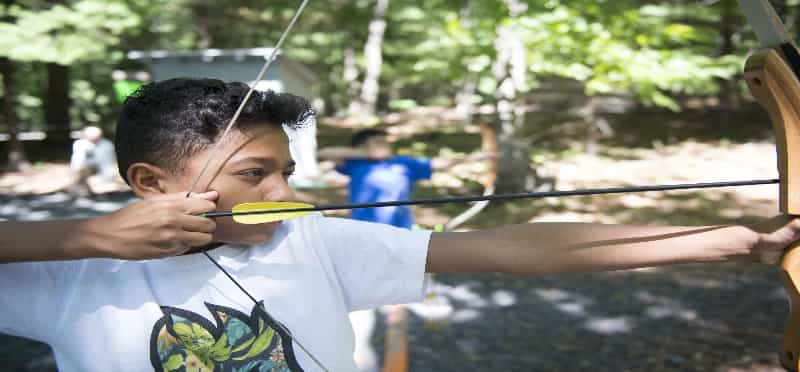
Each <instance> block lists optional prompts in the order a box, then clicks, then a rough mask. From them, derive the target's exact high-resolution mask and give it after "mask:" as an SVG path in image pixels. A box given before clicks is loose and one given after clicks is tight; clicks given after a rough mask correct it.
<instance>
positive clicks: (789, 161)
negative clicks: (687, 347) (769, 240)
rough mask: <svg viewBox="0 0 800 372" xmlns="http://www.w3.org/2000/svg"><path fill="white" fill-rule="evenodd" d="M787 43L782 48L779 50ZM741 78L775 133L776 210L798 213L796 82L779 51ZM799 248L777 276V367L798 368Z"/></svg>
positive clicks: (764, 54) (799, 89) (756, 57)
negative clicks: (783, 316)
mask: <svg viewBox="0 0 800 372" xmlns="http://www.w3.org/2000/svg"><path fill="white" fill-rule="evenodd" d="M787 45H788V46H790V47H791V48H794V46H793V45H791V44H784V47H786V46H787ZM744 77H745V79H746V81H747V85H748V86H749V88H750V91H751V93H752V94H753V96H754V97H755V98H756V100H757V101H758V103H759V104H761V106H762V107H764V109H765V110H766V111H767V113H768V114H769V117H770V120H771V122H772V128H773V132H774V134H775V144H776V149H777V156H778V173H779V174H780V181H781V182H780V197H779V203H780V210H781V212H782V213H785V214H788V215H800V192H797V190H799V189H798V187H799V186H800V82H798V79H797V76H795V74H794V72H793V71H792V69H791V68H790V66H789V65H788V64H787V63H786V59H785V56H784V54H783V52H781V51H779V50H776V49H767V50H762V51H759V52H757V53H755V54H753V55H752V56H751V57H750V58H748V60H747V63H746V65H745V72H744ZM798 246H800V245H797V244H796V245H794V246H792V247H790V248H789V250H788V251H787V253H786V254H785V255H784V257H783V260H782V261H781V274H782V275H781V277H782V280H783V285H784V288H785V289H786V293H787V295H788V298H789V308H790V313H789V319H788V322H787V325H786V328H785V330H784V335H783V342H782V349H781V353H780V360H781V364H782V365H783V366H784V367H785V368H786V369H788V370H791V371H798V370H800V333H799V332H798V331H800V311H798V310H800V290H798V288H800V249H796V248H798Z"/></svg>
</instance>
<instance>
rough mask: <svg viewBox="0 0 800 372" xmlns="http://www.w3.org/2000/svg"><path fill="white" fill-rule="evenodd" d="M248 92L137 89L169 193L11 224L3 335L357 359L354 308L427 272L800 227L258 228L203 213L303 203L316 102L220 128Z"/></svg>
mask: <svg viewBox="0 0 800 372" xmlns="http://www.w3.org/2000/svg"><path fill="white" fill-rule="evenodd" d="M246 91H247V86H246V85H244V84H241V83H224V82H222V81H218V80H208V79H202V80H195V79H173V80H166V81H161V82H157V83H153V84H150V85H146V86H144V87H143V88H142V89H140V90H139V91H138V92H137V93H136V94H134V95H132V96H131V97H129V98H128V100H127V101H126V103H125V106H124V108H123V110H122V113H121V114H120V118H119V121H118V124H117V132H116V147H117V157H118V159H119V170H120V173H121V174H122V176H123V178H124V179H125V181H126V182H127V183H128V184H129V185H130V186H131V188H132V190H133V191H134V193H136V195H138V196H139V197H141V198H142V199H144V201H143V203H146V202H148V201H159V203H157V204H153V205H157V206H158V207H159V208H158V209H153V208H152V207H151V208H149V209H148V208H141V207H140V208H138V209H124V210H121V211H118V212H115V213H112V214H110V215H108V216H104V217H103V218H105V219H104V220H101V219H97V220H93V221H92V222H91V223H90V222H86V223H82V224H78V225H76V226H73V227H80V228H79V229H77V230H75V232H74V235H75V236H71V235H69V234H66V233H65V230H64V229H66V228H68V226H67V225H64V224H61V223H52V224H50V225H47V224H46V223H42V224H39V225H38V226H39V228H40V229H47V228H51V229H54V230H55V232H56V233H57V235H58V236H62V237H65V238H66V239H65V241H64V242H53V241H52V240H48V239H51V238H47V237H34V236H32V235H34V234H33V231H35V227H31V225H24V224H19V223H17V224H12V225H5V226H4V225H0V232H8V231H9V230H8V229H11V228H17V229H18V230H17V231H18V234H17V237H14V238H4V237H3V236H2V235H4V234H0V260H2V261H4V262H7V263H5V264H0V308H2V309H3V314H4V316H3V317H0V332H4V333H9V334H14V335H18V336H23V337H28V338H32V339H36V340H40V341H44V342H47V343H48V344H50V345H51V346H52V348H53V350H54V353H55V356H56V361H57V364H58V367H59V369H60V370H62V371H145V370H156V371H189V370H216V371H251V370H270V371H320V370H328V371H337V372H338V371H354V370H355V365H354V362H353V358H352V353H353V333H352V330H351V328H350V323H349V321H348V318H347V313H348V312H350V311H353V310H358V309H364V308H373V307H378V306H381V305H385V304H396V303H404V302H413V301H420V300H421V299H422V296H423V280H424V273H425V272H506V273H512V274H524V275H540V274H553V273H564V272H577V271H600V270H619V269H628V268H636V267H645V266H657V265H667V264H676V263H686V262H712V261H728V260H750V261H754V262H766V263H774V262H776V261H777V260H778V259H779V258H780V256H781V254H782V252H783V250H784V249H785V247H787V246H788V245H789V244H790V243H792V242H793V241H795V240H797V239H798V238H799V237H800V222H797V221H795V220H791V221H790V220H789V219H787V218H779V219H776V220H774V221H771V222H772V223H771V225H772V226H773V227H772V228H769V229H765V230H764V231H755V230H754V229H752V228H749V227H745V226H700V227H697V226H695V227H675V226H661V227H659V226H629V225H603V224H577V223H532V224H520V225H512V226H502V227H497V228H493V229H488V230H483V231H472V232H445V233H430V232H422V231H409V230H404V229H398V228H394V227H391V226H386V225H381V224H374V223H369V222H363V221H352V220H345V219H339V218H330V217H324V216H322V215H319V214H313V215H310V216H306V217H302V218H298V219H293V220H286V221H282V222H272V223H266V224H258V225H241V224H237V223H235V222H234V221H232V220H230V219H225V218H223V219H217V220H216V221H213V220H210V219H208V218H204V217H202V216H201V215H199V214H200V213H202V212H203V211H207V210H210V209H212V208H213V209H216V210H230V209H231V207H232V206H234V205H236V204H239V203H242V202H248V201H291V200H293V199H294V194H293V191H292V189H291V188H290V187H289V185H288V182H287V179H288V177H289V176H290V175H291V174H292V171H293V168H294V162H293V160H292V158H291V156H290V152H289V145H288V141H287V136H286V134H285V133H284V131H283V129H282V127H281V125H287V126H292V125H296V123H302V122H303V121H304V120H303V119H305V118H306V117H307V116H308V115H311V114H312V111H311V109H310V108H309V107H308V104H307V103H306V102H305V100H303V99H301V98H299V97H296V96H292V95H289V94H275V93H271V92H257V93H256V94H255V95H254V96H253V97H252V98H251V100H250V101H249V102H248V103H247V105H245V109H244V111H243V113H242V116H241V118H240V119H239V121H238V122H237V124H236V126H235V129H234V130H232V131H231V132H230V133H229V136H227V137H225V138H220V135H221V133H222V130H223V129H224V126H225V125H226V124H227V122H228V121H229V120H230V118H231V117H232V115H233V112H234V110H235V109H236V107H237V105H238V104H239V102H240V101H241V99H242V98H243V97H244V95H245V93H246ZM217 143H219V144H220V145H219V148H218V149H219V154H218V155H219V156H216V157H214V159H215V160H214V161H213V162H212V163H211V166H210V167H209V170H210V171H209V172H207V173H203V175H204V176H203V177H201V178H200V182H199V183H198V184H199V185H200V186H199V187H198V188H197V190H195V191H203V190H212V193H210V194H209V193H206V194H200V195H199V196H200V197H199V198H197V197H196V198H187V199H197V201H196V204H194V205H188V204H185V202H183V203H181V202H179V201H178V199H177V198H176V197H175V196H176V195H180V193H185V192H186V190H188V189H190V188H192V187H191V185H192V183H193V181H194V178H195V177H197V176H198V175H199V174H201V171H200V170H201V169H202V168H203V164H204V161H205V160H206V159H207V158H208V153H209V151H212V150H211V149H212V147H213V146H214V145H215V144H217ZM176 212H179V213H176ZM180 212H182V213H180ZM148 213H149V214H148ZM126 216H128V217H131V220H132V221H135V223H133V222H132V226H140V225H141V222H142V221H144V220H148V219H149V220H152V221H154V222H153V223H154V224H156V225H159V226H172V227H173V228H172V229H170V228H165V229H155V231H158V232H157V233H155V234H153V235H152V236H139V239H141V240H142V241H145V242H147V241H153V240H155V241H158V242H161V244H116V242H119V241H120V239H115V238H110V237H113V236H115V235H117V234H128V233H129V231H128V229H126V228H124V227H123V228H121V232H117V231H112V230H111V228H116V227H119V226H121V225H122V226H124V224H122V223H121V222H120V221H124V218H125V217H126ZM102 222H105V223H106V224H105V225H104V224H103V223H102ZM104 226H105V227H107V230H106V231H103V227H104ZM175 226H180V229H175V228H174V227H175ZM98 230H100V231H98ZM133 230H136V231H140V232H141V231H144V230H141V229H136V228H133ZM85 234H88V235H89V236H92V237H94V238H91V239H87V238H81V236H82V235H85ZM39 235H47V234H39ZM103 235H105V236H108V237H109V238H108V239H102V238H98V236H99V237H102V236H103ZM133 240H134V241H135V240H136V239H133ZM165 242H174V243H173V244H164V243H165ZM48 243H53V244H51V245H48ZM205 254H208V255H209V256H210V257H211V258H213V260H214V261H215V262H217V263H218V264H219V265H220V267H222V268H223V269H224V270H225V272H223V271H221V270H220V269H219V268H217V267H216V266H215V265H214V263H212V262H211V261H210V260H208V259H207V257H205ZM47 260H51V261H49V262H39V261H47ZM13 261H17V262H13ZM20 261H21V262H20ZM34 261H35V262H34ZM226 272H227V273H228V274H230V275H231V278H229V277H228V276H227V275H226Z"/></svg>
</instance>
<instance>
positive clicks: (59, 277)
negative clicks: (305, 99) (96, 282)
mask: <svg viewBox="0 0 800 372" xmlns="http://www.w3.org/2000/svg"><path fill="white" fill-rule="evenodd" d="M78 265H80V261H50V262H19V263H6V264H0V309H2V316H0V333H5V334H10V335H14V336H20V337H25V338H29V339H33V340H37V341H42V342H48V341H49V339H51V337H52V336H54V334H53V332H55V329H56V325H57V323H58V321H59V314H60V313H61V311H62V310H63V307H64V305H65V303H64V299H65V298H66V295H67V292H68V290H67V287H65V286H66V285H67V283H69V282H71V280H69V278H71V277H74V275H73V274H74V270H75V269H76V267H77V266H78Z"/></svg>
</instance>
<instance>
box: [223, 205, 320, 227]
mask: <svg viewBox="0 0 800 372" xmlns="http://www.w3.org/2000/svg"><path fill="white" fill-rule="evenodd" d="M313 207H314V206H313V205H311V204H307V203H295V202H262V203H242V204H238V205H236V206H234V207H233V209H232V212H233V213H241V212H253V211H269V210H276V209H297V208H313ZM308 214H311V211H303V212H278V213H254V214H234V215H233V220H234V221H236V222H238V223H242V224H247V225H253V224H258V223H267V222H275V221H283V220H288V219H290V218H297V217H303V216H306V215H308Z"/></svg>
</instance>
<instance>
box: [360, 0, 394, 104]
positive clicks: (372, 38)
mask: <svg viewBox="0 0 800 372" xmlns="http://www.w3.org/2000/svg"><path fill="white" fill-rule="evenodd" d="M388 7H389V0H378V2H377V4H375V11H374V13H373V16H372V21H370V22H369V35H368V36H367V42H366V43H365V44H364V81H363V82H362V83H361V96H360V97H359V100H358V105H357V107H356V110H357V111H358V112H355V113H353V112H351V113H353V114H359V115H364V116H374V115H375V105H376V103H377V102H378V92H379V91H380V85H379V79H380V76H381V65H383V54H382V52H381V48H382V45H383V35H384V33H385V32H386V9H387V8H388Z"/></svg>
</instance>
